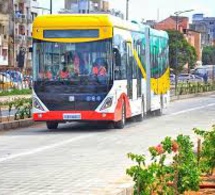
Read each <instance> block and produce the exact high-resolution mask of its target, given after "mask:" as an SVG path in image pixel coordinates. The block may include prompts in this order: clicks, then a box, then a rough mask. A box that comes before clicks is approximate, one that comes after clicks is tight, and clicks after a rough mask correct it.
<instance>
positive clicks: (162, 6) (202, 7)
mask: <svg viewBox="0 0 215 195" xmlns="http://www.w3.org/2000/svg"><path fill="white" fill-rule="evenodd" d="M49 1H50V0H38V2H39V4H40V6H42V7H47V8H49V4H50V3H49ZM109 2H110V6H111V8H115V9H117V10H120V11H122V12H123V13H125V10H126V0H109ZM63 7H64V0H53V12H54V13H57V11H58V10H59V9H60V8H63ZM190 9H193V10H194V11H192V12H189V13H184V14H181V16H186V17H190V19H191V18H192V15H193V14H195V13H203V14H204V15H205V17H215V0H129V19H130V20H136V21H141V20H142V19H144V20H156V21H161V20H163V19H165V18H167V17H168V16H170V15H174V12H176V11H185V10H190Z"/></svg>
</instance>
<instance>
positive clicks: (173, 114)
mask: <svg viewBox="0 0 215 195" xmlns="http://www.w3.org/2000/svg"><path fill="white" fill-rule="evenodd" d="M211 106H215V103H211V104H207V105H204V106H198V107H195V108H190V109H186V110H182V111H179V112H174V113H172V114H169V115H166V116H175V115H179V114H183V113H186V112H191V111H194V110H200V109H203V108H207V107H211Z"/></svg>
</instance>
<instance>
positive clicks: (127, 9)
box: [126, 0, 129, 20]
mask: <svg viewBox="0 0 215 195" xmlns="http://www.w3.org/2000/svg"><path fill="white" fill-rule="evenodd" d="M128 12H129V0H126V20H128V15H129V13H128Z"/></svg>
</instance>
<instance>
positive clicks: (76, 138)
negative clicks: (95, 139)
mask: <svg viewBox="0 0 215 195" xmlns="http://www.w3.org/2000/svg"><path fill="white" fill-rule="evenodd" d="M94 135H95V134H90V135H84V136H78V137H75V138H73V139H69V140H66V141H62V142H59V143H56V144H52V145H48V146H43V147H40V148H36V149H33V150H30V151H27V152H23V153H19V154H13V155H10V156H6V157H3V158H0V163H1V162H5V161H8V160H12V159H15V158H19V157H24V156H28V155H32V154H36V153H39V152H43V151H46V150H49V149H53V148H57V147H60V146H64V145H66V144H69V143H72V142H75V141H79V140H81V139H86V138H89V137H92V136H94Z"/></svg>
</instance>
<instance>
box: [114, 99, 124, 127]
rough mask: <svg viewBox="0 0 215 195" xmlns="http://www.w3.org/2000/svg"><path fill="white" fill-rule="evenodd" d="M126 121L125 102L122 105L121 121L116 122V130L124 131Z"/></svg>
mask: <svg viewBox="0 0 215 195" xmlns="http://www.w3.org/2000/svg"><path fill="white" fill-rule="evenodd" d="M125 121H126V109H125V104H124V101H123V103H122V117H121V120H120V121H117V122H114V128H116V129H123V128H124V127H125Z"/></svg>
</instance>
